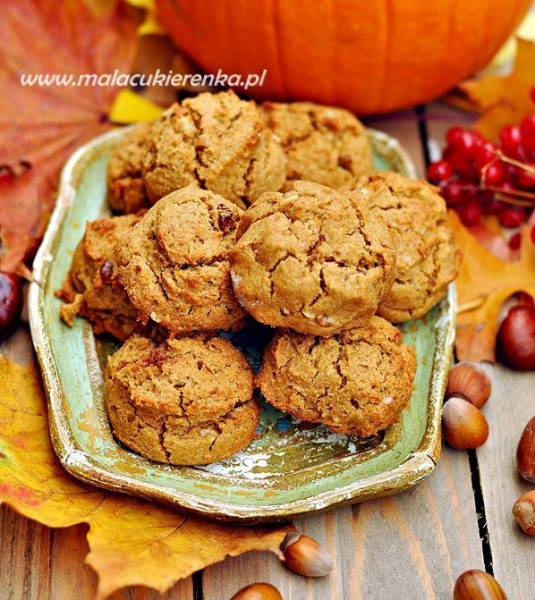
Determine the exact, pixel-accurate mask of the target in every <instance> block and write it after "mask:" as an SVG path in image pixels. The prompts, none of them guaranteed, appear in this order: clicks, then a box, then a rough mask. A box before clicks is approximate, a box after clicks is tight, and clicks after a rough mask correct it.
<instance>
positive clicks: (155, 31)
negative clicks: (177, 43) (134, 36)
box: [127, 0, 165, 35]
mask: <svg viewBox="0 0 535 600" xmlns="http://www.w3.org/2000/svg"><path fill="white" fill-rule="evenodd" d="M127 2H128V3H129V4H131V5H132V6H135V7H136V8H142V9H143V10H144V11H145V20H144V21H143V23H142V24H141V25H140V26H139V28H138V30H137V31H138V33H139V35H162V34H165V29H164V28H163V27H162V25H161V23H160V21H158V17H157V16H156V9H155V7H154V0H127Z"/></svg>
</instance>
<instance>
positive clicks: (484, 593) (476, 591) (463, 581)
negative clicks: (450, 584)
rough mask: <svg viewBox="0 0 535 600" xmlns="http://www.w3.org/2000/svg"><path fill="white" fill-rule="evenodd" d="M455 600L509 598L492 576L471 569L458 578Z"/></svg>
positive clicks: (454, 592) (504, 599)
mask: <svg viewBox="0 0 535 600" xmlns="http://www.w3.org/2000/svg"><path fill="white" fill-rule="evenodd" d="M453 600H507V596H506V595H505V592H504V591H503V588H502V586H501V585H500V584H499V583H498V582H497V581H496V579H494V577H493V576H492V575H489V574H488V573H485V572H484V571H478V570H477V569H471V570H470V571H465V572H464V573H463V574H462V575H460V576H459V577H458V578H457V581H456V582H455V587H454V588H453Z"/></svg>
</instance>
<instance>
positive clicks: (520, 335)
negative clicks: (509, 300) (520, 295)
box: [497, 304, 535, 371]
mask: <svg viewBox="0 0 535 600" xmlns="http://www.w3.org/2000/svg"><path fill="white" fill-rule="evenodd" d="M497 351H498V357H499V358H500V360H501V361H502V362H504V363H505V364H506V365H508V366H509V367H511V368H512V369H517V370H519V371H533V370H535V306H533V305H529V304H518V305H516V306H513V307H512V308H511V309H510V310H509V312H508V313H507V316H506V317H505V319H504V320H503V321H502V324H501V325H500V329H499V330H498V344H497Z"/></svg>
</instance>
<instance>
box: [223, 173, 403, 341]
mask: <svg viewBox="0 0 535 600" xmlns="http://www.w3.org/2000/svg"><path fill="white" fill-rule="evenodd" d="M394 267H395V255H394V250H393V246H392V241H391V239H390V234H389V230H388V227H387V226H386V224H385V223H384V222H383V220H382V219H381V218H374V219H372V218H370V214H369V212H368V210H367V208H366V207H364V206H362V205H359V204H358V203H357V202H354V201H353V200H352V198H351V196H350V195H349V194H347V193H341V192H336V191H334V190H332V189H330V188H327V187H325V186H322V185H319V184H317V183H310V182H304V181H297V182H293V183H292V184H291V185H290V187H289V190H288V192H286V193H284V194H281V193H266V194H264V195H263V196H261V198H260V199H259V200H257V201H256V202H255V204H253V205H252V206H251V207H249V209H248V210H246V211H245V213H244V215H243V217H242V220H241V223H240V227H239V230H238V242H237V243H236V246H235V247H234V249H233V250H232V252H231V276H232V283H233V286H234V291H235V292H236V296H237V297H238V300H239V301H240V303H241V304H242V306H243V307H244V308H245V309H246V310H247V311H248V312H250V313H251V315H252V316H253V317H254V318H255V319H256V320H257V321H260V322H262V323H265V324H267V325H271V326H273V327H289V328H291V329H294V330H295V331H299V332H301V333H309V334H313V335H321V336H329V335H333V334H334V333H336V332H338V331H341V330H343V329H352V328H353V327H356V326H359V325H362V324H364V323H366V322H367V321H369V319H370V318H371V317H372V315H373V314H374V313H375V311H376V310H377V306H378V304H379V302H380V300H381V299H382V298H383V296H384V295H385V294H386V292H387V291H388V290H389V288H390V286H391V284H392V281H393V275H394Z"/></svg>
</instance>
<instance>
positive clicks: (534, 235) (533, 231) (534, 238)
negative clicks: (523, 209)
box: [529, 225, 535, 244]
mask: <svg viewBox="0 0 535 600" xmlns="http://www.w3.org/2000/svg"><path fill="white" fill-rule="evenodd" d="M529 235H530V237H531V241H532V242H533V243H534V244H535V225H533V227H532V228H531V231H530V233H529Z"/></svg>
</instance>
